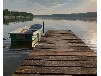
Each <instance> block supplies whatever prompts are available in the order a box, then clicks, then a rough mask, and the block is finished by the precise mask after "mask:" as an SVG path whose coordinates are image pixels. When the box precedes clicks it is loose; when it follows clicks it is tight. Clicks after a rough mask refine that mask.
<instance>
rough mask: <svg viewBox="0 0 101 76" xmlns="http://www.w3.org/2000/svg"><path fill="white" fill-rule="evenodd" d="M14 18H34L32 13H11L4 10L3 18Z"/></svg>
mask: <svg viewBox="0 0 101 76" xmlns="http://www.w3.org/2000/svg"><path fill="white" fill-rule="evenodd" d="M7 16H13V17H21V16H22V17H30V18H32V17H33V14H32V13H27V12H18V11H9V10H8V9H4V10H3V17H7Z"/></svg>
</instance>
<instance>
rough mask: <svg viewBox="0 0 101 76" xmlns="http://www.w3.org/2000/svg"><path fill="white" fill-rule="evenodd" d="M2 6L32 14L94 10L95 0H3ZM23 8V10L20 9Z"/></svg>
mask: <svg viewBox="0 0 101 76" xmlns="http://www.w3.org/2000/svg"><path fill="white" fill-rule="evenodd" d="M3 1H4V8H8V9H11V10H18V11H19V10H20V11H30V12H32V13H34V14H53V13H75V12H89V11H96V9H97V7H96V4H97V3H96V2H97V0H3ZM22 9H23V10H22Z"/></svg>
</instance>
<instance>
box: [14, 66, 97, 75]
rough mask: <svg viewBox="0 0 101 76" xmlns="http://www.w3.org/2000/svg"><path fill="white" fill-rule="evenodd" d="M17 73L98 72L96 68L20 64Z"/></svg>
mask: <svg viewBox="0 0 101 76" xmlns="http://www.w3.org/2000/svg"><path fill="white" fill-rule="evenodd" d="M16 73H25V74H26V73H29V74H30V73H31V74H32V73H34V74H40V73H50V74H51V73H55V74H96V73H97V71H96V68H83V67H36V66H20V67H19V68H18V69H17V70H16Z"/></svg>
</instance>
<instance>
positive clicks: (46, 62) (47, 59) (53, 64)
mask: <svg viewBox="0 0 101 76" xmlns="http://www.w3.org/2000/svg"><path fill="white" fill-rule="evenodd" d="M13 76H97V55H96V53H95V52H94V51H93V50H91V49H90V48H89V47H88V46H87V45H86V44H85V43H84V42H83V41H82V40H81V39H80V38H78V37H77V36H76V35H75V34H74V33H73V32H72V31H70V30H49V31H47V32H46V34H45V36H44V37H42V38H41V40H40V41H39V43H38V44H37V45H36V47H35V48H34V49H33V50H32V51H31V53H30V54H29V55H28V57H27V58H26V59H25V60H24V62H23V63H22V64H21V66H20V67H19V68H18V69H17V70H16V72H15V73H14V74H13Z"/></svg>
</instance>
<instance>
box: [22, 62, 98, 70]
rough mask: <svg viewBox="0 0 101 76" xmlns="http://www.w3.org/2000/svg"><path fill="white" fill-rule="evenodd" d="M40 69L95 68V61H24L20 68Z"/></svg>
mask: <svg viewBox="0 0 101 76" xmlns="http://www.w3.org/2000/svg"><path fill="white" fill-rule="evenodd" d="M27 65H28V66H40V67H56V66H57V67H61V66H62V67H90V68H96V67H97V61H47V60H25V61H24V63H23V64H22V66H27Z"/></svg>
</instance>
